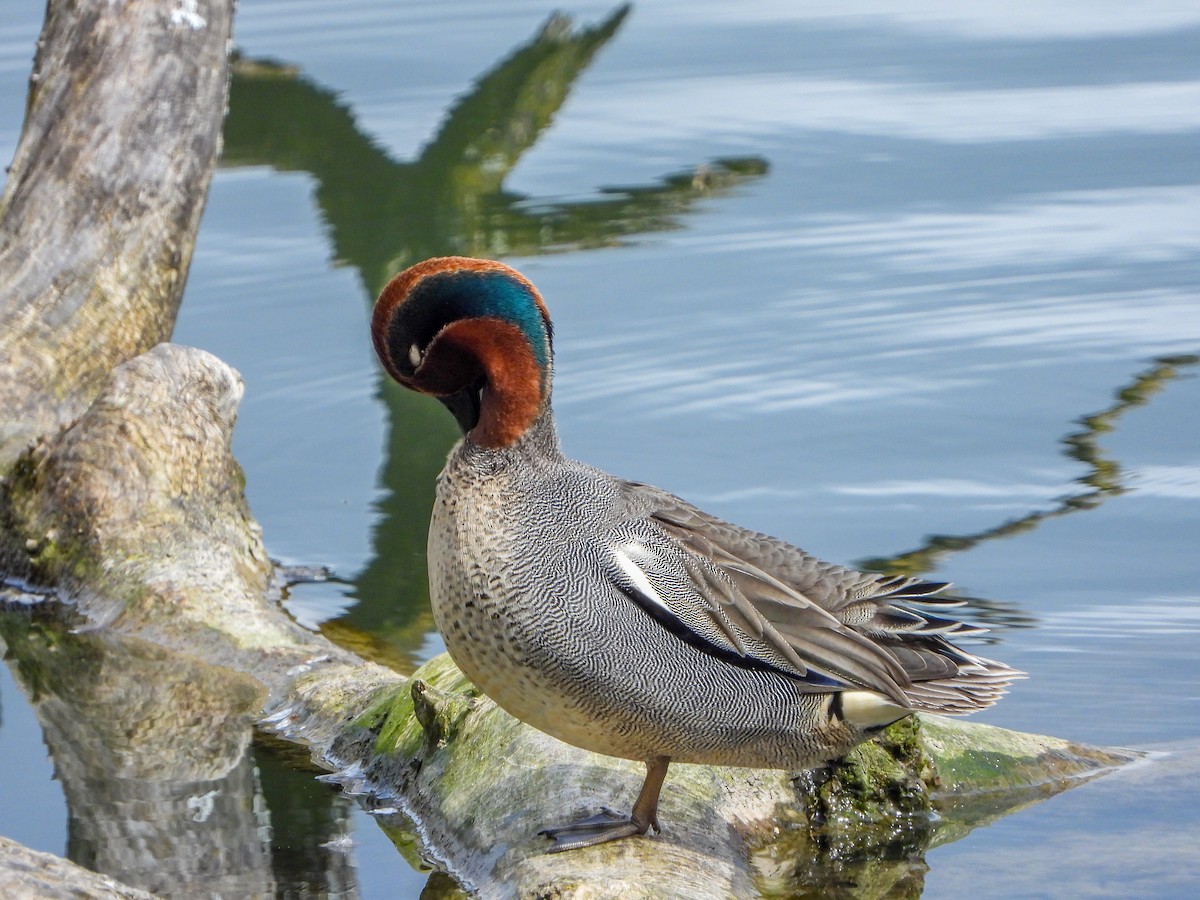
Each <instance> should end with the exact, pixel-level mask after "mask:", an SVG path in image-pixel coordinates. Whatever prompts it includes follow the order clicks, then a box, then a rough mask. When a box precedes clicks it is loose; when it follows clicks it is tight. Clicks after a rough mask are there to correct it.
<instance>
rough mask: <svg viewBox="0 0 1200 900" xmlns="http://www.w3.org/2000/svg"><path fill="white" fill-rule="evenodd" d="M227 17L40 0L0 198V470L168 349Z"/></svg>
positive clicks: (211, 142)
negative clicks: (161, 348)
mask: <svg viewBox="0 0 1200 900" xmlns="http://www.w3.org/2000/svg"><path fill="white" fill-rule="evenodd" d="M232 18H233V0H125V2H122V3H112V2H110V0H50V3H49V5H48V8H47V13H46V22H45V26H44V28H43V30H42V35H41V39H40V40H39V42H38V52H37V57H36V59H35V61H34V68H33V74H32V76H31V78H30V91H29V100H28V105H27V112H26V117H25V126H24V130H23V131H22V133H21V139H20V142H19V144H18V146H17V151H16V155H15V157H14V159H13V162H12V165H11V167H10V170H9V175H8V180H7V182H6V183H5V187H4V193H3V195H2V196H0V472H3V471H4V469H5V468H7V466H8V465H9V464H10V463H11V462H12V460H13V458H14V457H15V456H16V454H17V453H19V452H20V451H21V449H22V448H23V447H24V446H26V445H27V444H28V443H29V442H30V441H32V440H33V439H34V438H36V437H38V436H40V435H43V434H47V433H49V432H51V431H53V430H55V429H56V428H58V427H59V426H60V425H61V424H63V423H65V422H68V421H70V420H71V419H72V418H74V417H75V416H77V415H78V414H79V413H80V412H82V411H83V409H85V408H86V406H87V404H88V403H89V402H90V401H91V399H92V398H93V397H94V396H95V392H96V390H97V388H98V386H99V383H100V380H101V379H102V378H103V377H104V376H105V375H107V374H108V372H109V370H111V369H112V367H113V366H114V365H116V364H117V363H119V362H121V361H122V360H125V359H129V358H131V357H133V356H136V355H137V354H138V353H141V352H142V351H144V350H147V349H149V348H150V347H152V346H153V345H154V344H156V343H158V342H160V341H162V340H166V339H167V338H168V337H169V336H170V334H171V329H172V327H173V325H174V322H175V315H176V311H177V309H178V305H179V299H180V297H181V295H182V292H183V285H184V281H185V279H186V277H187V271H188V265H189V263H190V261H191V257H192V247H193V243H194V240H195V234H196V227H197V225H198V223H199V220H200V213H201V211H202V209H203V207H204V200H205V196H206V193H207V190H208V183H209V180H210V178H211V175H212V170H213V166H214V164H215V160H216V156H217V152H218V149H219V146H220V134H221V120H222V117H223V115H224V111H225V98H226V91H227V87H228V81H229V67H228V62H227V49H228V43H229V39H230V34H231V23H232Z"/></svg>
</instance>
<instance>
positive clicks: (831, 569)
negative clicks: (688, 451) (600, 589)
mask: <svg viewBox="0 0 1200 900" xmlns="http://www.w3.org/2000/svg"><path fill="white" fill-rule="evenodd" d="M622 491H623V493H624V495H625V497H626V500H627V504H628V510H629V512H630V517H629V518H628V519H626V520H625V521H624V522H623V523H622V524H621V525H620V526H619V527H618V528H617V529H616V530H615V531H614V534H613V535H612V538H613V541H612V544H611V546H612V547H613V554H614V556H613V559H614V563H613V566H614V568H613V571H614V580H615V581H616V582H617V584H618V586H619V587H621V589H622V590H623V591H624V592H625V593H626V594H627V595H629V596H630V597H631V598H632V599H633V600H635V602H638V603H639V605H641V606H642V607H643V608H644V609H646V610H647V611H648V612H650V613H651V614H652V615H654V616H655V617H656V618H658V619H659V621H660V622H662V623H663V624H664V625H666V626H667V627H669V628H671V629H672V630H673V631H674V632H675V633H676V634H678V635H679V636H680V637H682V638H684V639H685V640H689V641H691V642H692V643H695V644H697V645H698V646H701V647H704V648H705V649H707V650H709V652H714V653H717V654H718V655H721V656H722V657H723V658H726V659H728V660H729V661H731V662H735V663H736V664H741V665H748V666H758V667H764V668H771V669H774V670H776V671H779V672H782V673H784V674H787V675H789V676H790V677H793V678H795V679H797V680H798V681H800V682H803V683H804V684H806V685H808V686H810V687H811V689H812V690H843V689H852V688H853V689H866V690H872V691H877V692H879V693H881V694H884V695H885V696H887V697H889V698H890V699H891V700H893V701H894V702H896V703H898V704H900V705H902V706H905V707H909V708H921V709H929V710H935V711H938V712H943V713H962V712H970V711H972V710H975V709H979V708H982V707H984V706H989V705H991V704H992V703H994V702H995V701H996V700H997V699H998V698H999V697H1000V696H1001V695H1002V694H1003V693H1004V689H1005V686H1006V685H1007V684H1008V682H1010V681H1011V680H1012V679H1013V678H1015V677H1019V675H1020V674H1021V673H1019V672H1017V671H1016V670H1013V669H1010V668H1008V667H1007V666H1004V665H1003V664H1001V663H996V662H993V661H991V660H986V659H983V658H982V657H977V656H974V655H972V654H970V653H967V652H965V651H963V650H961V649H959V648H957V647H955V646H954V645H953V644H951V643H950V642H949V641H948V640H947V639H946V636H947V635H965V634H974V633H978V632H980V631H982V630H983V629H979V628H974V627H972V626H969V625H966V624H964V623H963V622H960V621H958V620H955V619H951V618H947V617H945V616H941V615H936V614H933V613H931V612H928V611H925V610H917V609H913V608H912V606H911V604H921V605H937V606H943V607H944V606H954V605H959V603H960V601H956V600H953V599H949V598H943V597H941V596H939V592H940V591H942V590H944V589H945V588H946V587H947V585H946V584H942V583H933V582H926V581H922V580H920V579H917V578H911V577H904V576H886V575H878V574H870V573H863V572H857V571H855V570H853V569H848V568H845V567H843V566H837V565H833V564H831V563H826V562H823V561H822V560H820V559H818V558H816V557H814V556H812V555H811V554H808V553H806V552H805V551H803V550H800V549H799V548H797V547H794V546H792V545H791V544H787V543H785V542H783V541H780V540H778V539H776V538H772V537H769V536H767V535H764V534H760V533H758V532H753V531H749V530H747V529H744V528H740V527H738V526H736V525H732V524H730V523H728V522H725V521H722V520H720V519H717V518H715V517H713V516H709V515H708V514H706V513H704V512H702V511H700V510H699V509H697V508H696V507H694V506H692V505H691V504H688V503H686V502H685V501H683V500H680V499H679V498H678V497H675V496H673V495H671V494H669V493H667V492H665V491H661V490H658V489H657V488H652V487H649V486H646V485H641V484H637V483H633V482H625V483H623V484H622Z"/></svg>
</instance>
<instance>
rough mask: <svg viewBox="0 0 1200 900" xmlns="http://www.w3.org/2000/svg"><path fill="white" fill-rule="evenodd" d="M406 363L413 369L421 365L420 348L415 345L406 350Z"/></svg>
mask: <svg viewBox="0 0 1200 900" xmlns="http://www.w3.org/2000/svg"><path fill="white" fill-rule="evenodd" d="M408 361H409V362H410V363H412V367H413V368H414V369H415V368H416V367H417V366H419V365H420V364H421V348H420V347H418V346H417V345H416V344H413V345H412V346H411V347H409V348H408Z"/></svg>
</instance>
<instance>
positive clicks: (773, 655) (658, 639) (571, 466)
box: [430, 411, 1016, 768]
mask: <svg viewBox="0 0 1200 900" xmlns="http://www.w3.org/2000/svg"><path fill="white" fill-rule="evenodd" d="M430 562H431V579H432V596H433V597H434V603H435V607H434V612H435V616H436V618H437V623H438V628H439V630H440V631H441V632H442V634H443V636H444V637H445V639H446V643H447V647H448V648H449V649H450V650H451V653H452V655H454V656H455V659H456V661H458V662H459V664H460V666H461V667H462V668H463V669H464V671H465V672H466V674H467V675H468V676H469V677H471V678H472V679H473V680H475V681H476V682H477V683H479V684H480V685H481V687H483V689H484V690H485V691H486V692H487V693H488V694H489V695H491V696H492V697H493V698H494V699H496V701H497V702H498V703H500V705H501V706H503V707H505V708H506V709H508V710H509V711H510V712H512V713H513V714H514V715H517V716H518V717H519V718H521V719H523V720H525V721H527V722H530V723H531V724H534V725H535V726H537V727H539V728H541V729H542V730H544V731H547V732H549V733H550V734H554V735H556V736H558V737H561V738H562V739H564V740H567V741H569V742H571V743H575V744H577V745H580V746H584V747H587V748H588V749H592V750H597V751H599V752H603V753H608V754H611V755H614V756H624V757H629V758H633V759H648V758H650V757H653V756H669V757H671V758H672V759H673V760H676V761H682V762H708V763H723V764H729V765H747V766H761V767H777V768H793V767H796V768H799V767H803V766H808V765H813V764H816V763H820V762H823V761H825V760H828V759H830V758H832V757H835V756H837V755H840V754H841V753H843V752H845V751H846V750H847V749H849V747H851V746H853V744H855V743H857V742H858V741H859V740H861V739H862V738H863V737H864V736H865V731H866V730H865V729H861V728H856V727H855V726H853V725H852V724H851V723H847V722H845V721H843V720H841V719H840V718H839V717H838V716H837V715H836V706H831V704H833V701H834V698H835V697H836V696H837V694H838V692H840V691H843V690H853V689H861V690H869V691H876V692H878V693H880V694H883V695H885V696H887V697H889V698H890V699H892V701H893V702H895V703H896V704H897V705H898V706H902V707H906V708H909V709H934V710H937V711H939V712H948V713H960V712H968V711H971V710H973V709H978V708H981V707H983V706H986V705H989V704H990V703H992V702H994V701H995V699H997V698H998V697H999V696H1000V694H1001V693H1002V692H1003V688H1004V685H1005V684H1007V682H1008V681H1009V680H1011V678H1012V677H1013V675H1014V674H1016V673H1014V672H1012V671H1011V670H1009V669H1007V668H1006V667H1004V666H1001V665H1000V664H997V663H992V662H990V661H987V660H982V659H980V658H977V657H974V656H971V655H969V654H967V653H965V652H963V651H960V650H958V649H957V648H954V647H953V646H952V645H950V644H949V643H948V641H946V639H945V638H944V637H943V635H942V634H941V632H942V631H943V630H949V631H952V632H953V631H954V630H956V626H958V623H953V624H949V625H947V624H944V623H945V622H946V621H947V620H943V619H941V618H939V617H926V616H924V615H922V614H920V613H918V612H915V611H913V610H911V609H908V608H906V607H905V606H904V605H903V603H904V601H906V600H907V601H910V602H911V601H912V600H914V599H915V600H918V601H925V602H930V601H932V602H937V600H938V598H936V597H931V596H926V594H927V593H928V592H930V591H936V590H938V589H939V586H937V585H925V584H924V583H922V582H919V581H917V580H915V579H908V578H904V579H896V578H889V577H887V576H879V575H867V574H863V573H859V572H855V571H853V570H850V569H845V568H843V567H840V566H835V565H831V564H829V563H824V562H821V561H820V560H818V559H816V558H815V557H812V556H810V555H808V554H806V553H804V552H803V551H801V550H798V549H796V548H794V547H791V546H790V545H787V544H785V543H783V542H781V541H777V540H775V539H772V538H769V537H767V536H765V535H761V534H757V533H754V532H750V531H747V530H745V529H741V528H738V527H737V526H734V525H730V524H729V523H726V522H722V521H720V520H719V519H715V518H712V517H709V516H706V515H705V514H703V513H701V512H700V511H698V510H696V509H695V508H694V507H691V506H690V505H688V504H686V503H685V502H684V501H682V500H679V499H678V498H676V497H673V496H672V495H670V494H667V493H665V492H663V491H659V490H656V489H654V488H650V487H647V486H644V485H639V484H634V483H631V482H627V481H621V480H619V479H616V478H613V477H612V476H610V475H607V474H606V473H604V472H601V471H599V470H597V469H595V468H592V467H591V466H587V465H584V464H582V463H578V462H575V461H573V460H570V459H567V458H565V457H564V456H562V454H561V453H560V452H559V449H558V442H557V438H556V436H555V434H554V424H553V417H552V415H551V414H550V413H549V412H548V411H547V412H546V413H544V414H543V416H542V417H541V418H540V419H539V420H538V422H537V423H536V424H535V425H534V427H533V429H531V431H530V433H529V434H527V435H526V436H525V437H524V438H523V439H522V440H521V441H520V442H518V444H517V445H516V446H514V447H512V448H507V449H504V450H500V451H496V450H484V449H482V448H478V447H475V446H474V445H472V444H471V443H470V442H469V441H464V442H463V443H461V444H460V445H459V446H458V447H457V448H456V449H455V450H454V451H453V452H452V453H451V455H450V458H449V460H448V462H447V465H446V469H445V471H444V473H443V475H442V477H441V480H440V482H439V485H438V499H437V504H436V508H435V513H434V519H433V524H432V528H431V532H430ZM768 567H769V569H770V573H771V574H768V572H767V571H766V570H767V568H768ZM639 573H640V576H641V577H640V578H639V577H638V574H639ZM914 595H915V596H914ZM817 597H819V598H820V602H817V601H816V600H815V599H812V598H817ZM847 622H849V623H851V624H846V623H847ZM931 623H932V624H931ZM959 630H965V629H963V628H959ZM898 717H899V715H897V718H898Z"/></svg>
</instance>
